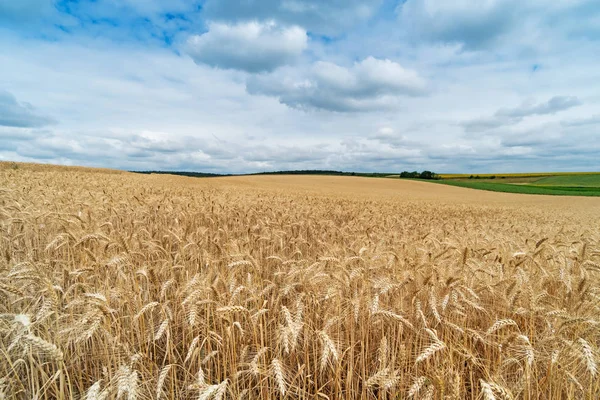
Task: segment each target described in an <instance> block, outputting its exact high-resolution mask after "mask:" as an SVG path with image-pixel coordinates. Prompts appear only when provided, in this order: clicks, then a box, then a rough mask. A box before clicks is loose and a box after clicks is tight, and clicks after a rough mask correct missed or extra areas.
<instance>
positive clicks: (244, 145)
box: [0, 0, 600, 173]
mask: <svg viewBox="0 0 600 400" xmlns="http://www.w3.org/2000/svg"><path fill="white" fill-rule="evenodd" d="M599 137H600V3H598V0H562V1H557V2H549V1H547V0H454V1H446V0H404V1H403V0H237V1H234V0H202V1H200V0H170V1H161V0H18V1H16V0H0V160H14V161H36V162H44V163H60V164H74V165H88V166H102V167H111V168H122V169H129V170H147V169H153V170H157V169H163V170H191V171H206V172H255V171H268V170H283V169H337V170H346V171H382V172H383V171H386V172H392V171H402V170H422V169H430V170H433V171H436V172H466V173H468V172H480V173H481V172H519V171H591V170H596V171H597V170H600V140H598V138H599Z"/></svg>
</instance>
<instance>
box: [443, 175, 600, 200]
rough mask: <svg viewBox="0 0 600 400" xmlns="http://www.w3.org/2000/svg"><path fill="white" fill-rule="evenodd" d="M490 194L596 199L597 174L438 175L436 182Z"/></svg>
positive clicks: (599, 185)
mask: <svg viewBox="0 0 600 400" xmlns="http://www.w3.org/2000/svg"><path fill="white" fill-rule="evenodd" d="M437 182H438V183H443V184H447V185H452V186H460V187H465V188H471V189H480V190H489V191H493V192H507V193H521V194H545V195H562V196H600V173H597V172H595V173H580V172H576V173H575V172H574V173H537V174H525V173H524V174H499V175H492V174H482V175H475V176H474V175H461V174H445V175H444V174H442V175H441V179H440V180H438V181H437Z"/></svg>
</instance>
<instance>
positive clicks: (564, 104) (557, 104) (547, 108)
mask: <svg viewBox="0 0 600 400" xmlns="http://www.w3.org/2000/svg"><path fill="white" fill-rule="evenodd" d="M580 104H581V101H579V99H578V98H577V97H575V96H555V97H552V98H551V99H550V100H548V101H547V102H545V103H540V104H523V105H521V106H520V107H515V108H501V109H499V110H498V111H497V112H496V114H495V115H496V116H497V117H509V118H523V117H527V116H530V115H546V114H556V113H557V112H559V111H564V110H567V109H569V108H572V107H575V106H578V105H580Z"/></svg>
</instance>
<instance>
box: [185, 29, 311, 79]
mask: <svg viewBox="0 0 600 400" xmlns="http://www.w3.org/2000/svg"><path fill="white" fill-rule="evenodd" d="M306 46H307V36H306V32H305V31H304V30H303V29H302V28H300V27H297V26H291V27H281V26H278V25H277V24H276V23H274V22H265V23H259V22H255V21H252V22H244V23H238V24H235V25H227V24H221V23H214V24H211V25H210V30H209V31H208V32H207V33H205V34H203V35H194V36H191V37H190V38H189V39H188V41H187V46H186V47H187V52H188V54H189V55H190V56H191V57H192V59H193V60H194V61H195V62H196V63H199V64H207V65H210V66H213V67H217V68H222V69H238V70H244V71H248V72H265V71H272V70H274V69H275V68H277V67H279V66H281V65H285V64H289V63H292V62H293V61H294V60H296V59H297V58H298V56H300V54H301V53H302V52H303V51H304V49H305V48H306Z"/></svg>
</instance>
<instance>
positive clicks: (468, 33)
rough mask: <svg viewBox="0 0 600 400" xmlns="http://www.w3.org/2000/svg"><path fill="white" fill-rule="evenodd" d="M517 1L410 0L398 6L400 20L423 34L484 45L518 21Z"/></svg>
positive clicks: (469, 45) (448, 40) (435, 38)
mask: <svg viewBox="0 0 600 400" xmlns="http://www.w3.org/2000/svg"><path fill="white" fill-rule="evenodd" d="M517 6H518V2H516V1H514V0H494V1H484V2H448V1H426V0H408V1H406V2H404V3H402V4H401V5H400V6H398V8H397V13H398V14H399V17H400V21H401V23H402V24H403V26H406V27H407V28H408V29H409V31H410V32H411V33H413V34H415V35H417V36H418V37H420V38H425V39H428V40H434V41H442V42H449V43H462V44H464V45H465V47H467V48H475V49H476V48H481V47H483V46H485V45H487V44H489V43H491V42H493V41H494V40H496V39H497V38H498V37H499V36H502V35H503V34H505V33H506V32H508V31H510V29H511V28H512V27H513V26H515V25H516V22H517V18H518V17H519V13H518V8H517Z"/></svg>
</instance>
